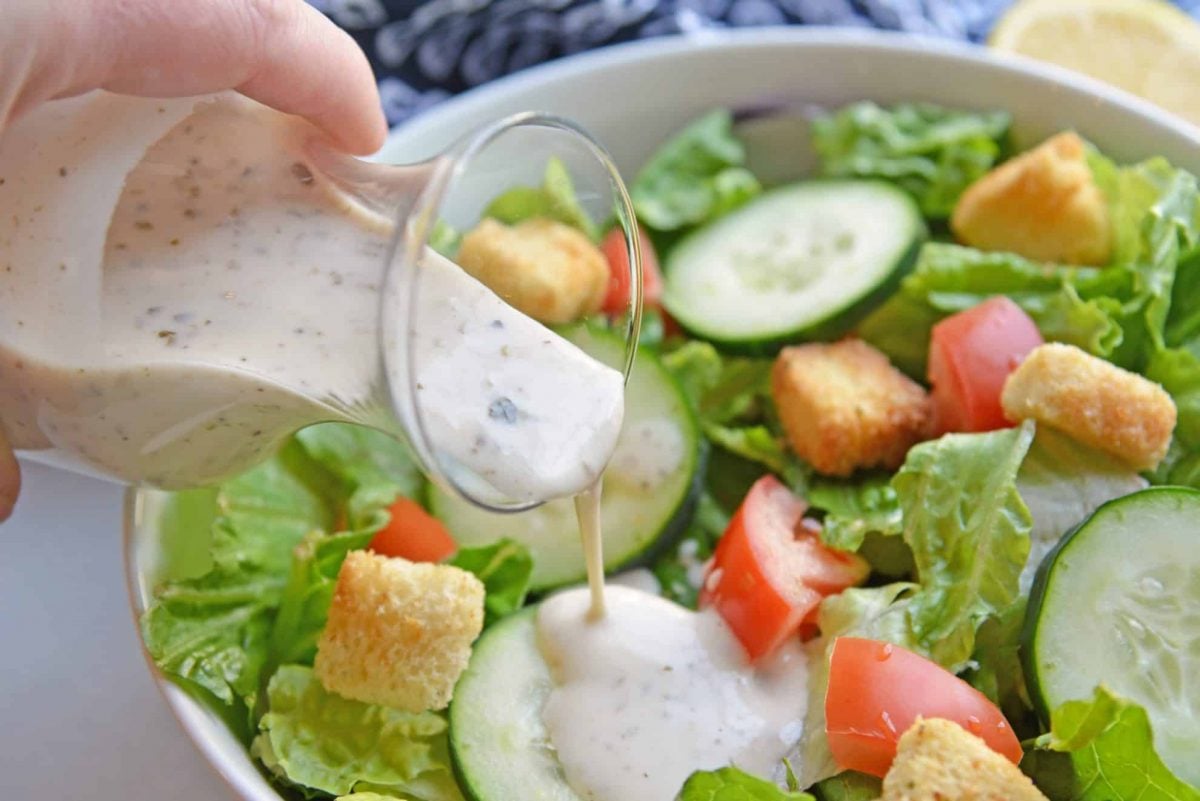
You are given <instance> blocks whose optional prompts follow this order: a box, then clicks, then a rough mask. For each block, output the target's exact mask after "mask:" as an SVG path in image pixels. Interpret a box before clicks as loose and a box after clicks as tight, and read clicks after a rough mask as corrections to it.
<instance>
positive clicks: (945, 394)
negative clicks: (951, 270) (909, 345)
mask: <svg viewBox="0 0 1200 801" xmlns="http://www.w3.org/2000/svg"><path fill="white" fill-rule="evenodd" d="M1042 342H1043V340H1042V335H1041V333H1039V332H1038V329H1037V326H1036V325H1034V322H1033V320H1031V319H1030V318H1029V315H1027V314H1026V313H1025V312H1024V311H1022V309H1021V307H1020V306H1018V305H1017V304H1016V303H1013V302H1012V301H1011V300H1009V299H1008V298H1006V297H1004V296H1002V295H1001V296H997V297H994V298H990V299H989V300H985V301H984V302H983V303H980V304H979V305H978V306H975V307H973V308H970V309H967V310H966V311H963V312H959V313H958V314H952V315H951V316H949V317H947V318H946V319H944V320H942V321H941V322H940V323H938V324H937V325H935V326H934V327H933V334H932V336H931V337H930V341H929V368H928V378H929V383H930V384H932V385H933V391H932V393H931V398H932V400H933V415H934V425H935V427H936V429H937V432H938V433H940V434H944V433H946V432H949V431H994V430H996V429H999V428H1007V427H1008V426H1010V425H1012V424H1011V423H1010V422H1009V421H1008V420H1006V419H1005V417H1004V411H1003V410H1002V409H1001V408H1000V392H1001V391H1002V390H1003V389H1004V380H1005V379H1006V378H1008V375H1009V373H1011V372H1012V371H1013V370H1015V369H1016V368H1017V365H1019V364H1020V363H1021V361H1022V360H1023V359H1024V358H1025V357H1026V356H1028V355H1029V352H1030V351H1031V350H1033V349H1034V348H1036V347H1037V346H1038V345H1041V344H1042Z"/></svg>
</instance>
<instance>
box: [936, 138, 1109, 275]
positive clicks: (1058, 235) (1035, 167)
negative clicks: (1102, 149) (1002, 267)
mask: <svg viewBox="0 0 1200 801" xmlns="http://www.w3.org/2000/svg"><path fill="white" fill-rule="evenodd" d="M950 227H951V229H953V231H954V233H955V235H956V236H957V237H958V238H959V239H960V240H962V241H963V242H964V243H966V244H968V245H971V246H973V247H977V248H981V249H983V250H1007V251H1011V252H1013V253H1018V254H1020V255H1022V256H1025V257H1027V258H1030V259H1037V260H1039V261H1055V262H1064V263H1067V264H1104V263H1105V262H1106V261H1108V258H1109V254H1110V252H1111V251H1112V229H1111V226H1110V223H1109V214H1108V203H1107V202H1106V201H1105V199H1104V193H1103V192H1101V191H1100V187H1098V186H1097V185H1096V181H1095V179H1094V178H1093V177H1092V171H1091V168H1090V167H1088V163H1087V149H1086V146H1085V145H1084V143H1083V140H1082V139H1080V138H1079V137H1078V136H1076V135H1075V134H1074V133H1070V132H1067V133H1061V134H1058V135H1057V136H1054V137H1052V138H1050V139H1047V140H1046V141H1045V142H1043V143H1042V144H1041V145H1039V146H1037V147H1036V148H1034V149H1033V150H1030V151H1029V152H1027V153H1023V154H1021V155H1020V156H1017V157H1016V158H1014V159H1012V160H1010V161H1006V162H1005V163H1003V164H1001V165H1000V166H998V167H996V168H995V169H993V170H992V171H990V172H988V173H987V174H986V175H984V176H983V177H981V178H980V179H979V180H977V181H976V182H975V183H973V184H971V186H969V187H968V188H967V191H965V192H964V193H963V195H962V197H961V198H959V200H958V204H957V205H956V206H955V208H954V214H953V215H952V216H951V218H950Z"/></svg>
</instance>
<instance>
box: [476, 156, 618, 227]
mask: <svg viewBox="0 0 1200 801" xmlns="http://www.w3.org/2000/svg"><path fill="white" fill-rule="evenodd" d="M483 216H484V217H492V218H494V219H496V220H499V221H500V222H502V223H507V224H508V225H515V224H517V223H520V222H524V221H525V220H528V219H531V218H534V217H548V218H549V219H551V220H557V221H558V222H561V223H564V224H566V225H570V226H573V227H575V228H578V229H579V230H580V231H583V232H584V233H585V234H587V236H588V238H589V239H593V240H595V239H598V238H599V236H600V234H599V231H598V230H597V228H596V223H595V222H594V221H593V220H592V218H591V217H590V216H588V213H587V211H586V210H585V209H584V208H583V206H582V205H580V203H579V196H578V195H577V194H576V193H575V184H574V183H573V182H572V181H571V174H570V173H569V172H568V171H567V166H566V165H565V164H563V163H562V161H561V160H560V159H559V158H557V157H556V156H551V157H550V160H549V161H547V162H546V173H545V175H544V177H543V178H542V185H541V186H539V187H533V186H518V187H514V188H513V189H509V190H508V191H507V192H505V193H504V194H502V195H499V196H498V197H496V198H495V199H494V200H492V202H491V203H489V204H488V205H487V208H485V209H484V210H483Z"/></svg>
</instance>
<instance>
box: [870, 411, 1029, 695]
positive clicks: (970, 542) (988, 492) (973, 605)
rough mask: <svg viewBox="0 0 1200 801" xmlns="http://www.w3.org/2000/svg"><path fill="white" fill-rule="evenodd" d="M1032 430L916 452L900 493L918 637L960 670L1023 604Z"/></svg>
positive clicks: (961, 439)
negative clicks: (984, 630) (987, 627)
mask: <svg viewBox="0 0 1200 801" xmlns="http://www.w3.org/2000/svg"><path fill="white" fill-rule="evenodd" d="M1033 434H1034V428H1033V424H1032V423H1028V422H1027V423H1024V424H1022V425H1021V426H1020V427H1018V428H1015V429H1009V430H1004V431H993V432H988V433H986V434H948V435H946V436H944V437H942V438H941V439H938V440H934V441H932V442H925V443H922V444H920V445H917V446H916V447H915V448H913V449H912V450H911V451H909V454H908V458H907V459H906V460H905V462H904V466H903V467H901V468H900V472H899V473H897V474H896V477H895V478H894V479H893V480H892V486H893V488H894V489H895V490H896V495H897V497H898V498H899V499H900V507H901V509H902V510H903V515H904V527H903V532H902V536H903V537H904V541H905V542H907V543H908V546H909V547H910V548H911V549H912V552H913V558H914V560H915V561H916V566H917V576H918V580H919V581H920V584H921V590H920V592H918V593H917V594H916V595H915V596H914V597H913V598H912V601H911V604H910V606H909V610H908V616H909V620H910V624H911V626H912V633H913V636H914V637H915V639H916V641H917V642H918V643H920V644H921V645H922V646H923V647H924V650H926V651H927V652H928V654H929V656H930V657H931V658H932V659H933V660H934V661H935V662H937V663H938V664H940V665H942V666H943V667H945V668H947V669H949V670H951V671H953V672H955V673H957V672H958V671H960V670H962V668H963V667H964V666H965V665H966V664H967V663H968V662H969V660H970V658H971V653H972V652H973V651H974V647H975V632H976V630H977V629H978V628H979V626H980V625H981V624H982V623H983V622H984V621H985V620H986V619H987V618H989V617H991V616H994V615H997V614H999V613H1000V612H1002V611H1004V610H1005V609H1007V608H1008V607H1009V606H1010V605H1011V604H1012V603H1013V602H1015V601H1016V600H1017V598H1018V583H1019V579H1020V575H1021V571H1022V570H1023V569H1024V567H1025V563H1026V561H1027V559H1028V556H1029V530H1030V527H1031V523H1032V521H1031V519H1030V516H1029V510H1028V509H1027V508H1026V506H1025V503H1024V501H1022V500H1021V496H1020V494H1019V493H1018V492H1017V483H1016V482H1017V471H1018V470H1019V469H1020V467H1021V463H1022V461H1024V459H1025V454H1026V452H1027V451H1028V450H1029V446H1030V444H1031V443H1032V441H1033Z"/></svg>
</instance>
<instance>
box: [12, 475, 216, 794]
mask: <svg viewBox="0 0 1200 801" xmlns="http://www.w3.org/2000/svg"><path fill="white" fill-rule="evenodd" d="M24 470H25V488H24V492H23V494H22V496H21V499H20V501H19V502H18V505H17V511H16V514H15V515H14V517H13V518H12V519H11V520H10V521H9V522H8V523H5V524H3V525H0V604H2V608H3V613H0V797H3V798H5V799H33V798H42V799H81V800H82V799H86V800H87V801H131V800H132V799H148V800H149V801H163V800H164V799H170V801H201V799H203V801H226V799H230V798H232V795H231V793H230V792H229V790H228V789H227V788H226V787H225V785H224V784H222V782H221V781H220V780H219V779H218V778H217V776H216V774H215V773H213V771H212V770H211V769H210V768H209V767H208V765H207V763H205V762H204V760H203V758H202V757H201V756H200V754H199V753H198V752H197V751H196V750H195V748H194V747H193V746H192V744H191V742H190V741H189V740H188V739H187V737H186V736H185V735H184V734H183V732H182V731H181V730H180V729H179V727H178V726H177V725H176V723H175V720H174V718H172V717H171V714H170V712H169V711H168V710H167V707H166V706H165V705H164V704H163V702H162V700H161V698H160V697H159V694H158V690H157V689H155V686H154V682H153V681H152V680H151V678H150V674H149V672H148V671H147V669H146V665H145V663H144V662H143V661H142V655H141V652H140V650H139V644H138V641H137V634H136V632H135V630H134V627H133V622H132V619H131V618H130V614H129V606H128V602H127V601H126V594H125V579H124V574H123V567H122V563H121V549H120V545H121V501H122V490H121V488H119V487H117V486H115V485H112V484H105V483H102V482H99V481H96V480H93V479H88V478H83V477H80V476H76V475H72V474H69V473H63V472H59V471H57V470H52V469H50V468H46V467H42V466H40V465H31V464H29V463H26V464H25V465H24Z"/></svg>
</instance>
